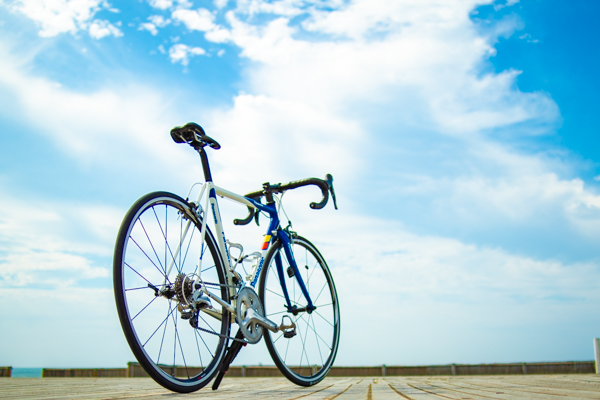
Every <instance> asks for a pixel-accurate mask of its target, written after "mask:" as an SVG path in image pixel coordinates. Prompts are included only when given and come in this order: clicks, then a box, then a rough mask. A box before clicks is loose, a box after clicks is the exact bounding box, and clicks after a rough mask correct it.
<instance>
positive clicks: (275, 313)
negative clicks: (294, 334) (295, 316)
mask: <svg viewBox="0 0 600 400" xmlns="http://www.w3.org/2000/svg"><path fill="white" fill-rule="evenodd" d="M287 312H288V311H287V310H283V311H277V312H274V313H271V314H267V315H266V316H267V317H270V316H271V315H277V314H283V313H287Z"/></svg>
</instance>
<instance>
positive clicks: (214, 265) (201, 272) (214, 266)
mask: <svg viewBox="0 0 600 400" xmlns="http://www.w3.org/2000/svg"><path fill="white" fill-rule="evenodd" d="M216 266H217V265H216V264H215V265H213V266H212V267H208V268H206V269H203V270H202V271H200V273H202V272H204V271H208V270H209V269H213V268H215V267H216Z"/></svg>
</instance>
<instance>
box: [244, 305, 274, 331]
mask: <svg viewBox="0 0 600 400" xmlns="http://www.w3.org/2000/svg"><path fill="white" fill-rule="evenodd" d="M252 323H254V324H259V325H261V326H264V327H265V328H267V329H268V330H270V331H271V332H277V331H278V330H279V326H278V325H277V324H276V323H275V322H273V321H271V320H270V319H268V318H266V317H263V316H262V315H260V314H258V313H257V312H256V311H254V310H253V309H252V308H249V309H248V311H247V312H246V318H245V319H244V320H243V321H241V325H244V326H248V325H249V324H252Z"/></svg>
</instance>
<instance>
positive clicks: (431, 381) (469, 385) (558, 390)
mask: <svg viewBox="0 0 600 400" xmlns="http://www.w3.org/2000/svg"><path fill="white" fill-rule="evenodd" d="M165 396H168V397H169V398H170V399H179V398H181V399H186V400H191V399H212V400H219V399H247V398H268V399H270V400H271V399H273V400H279V399H281V400H284V399H285V400H292V399H294V400H333V399H335V400H358V399H360V400H365V399H366V400H381V399H396V400H399V399H413V400H430V399H435V400H458V399H483V400H487V399H522V398H531V399H600V377H598V376H597V375H592V374H589V375H579V376H573V375H552V376H550V375H545V376H540V375H535V376H528V375H520V376H515V375H504V376H498V375H493V376H481V375H479V376H418V377H389V376H387V377H380V376H376V377H369V378H341V377H331V378H326V379H325V380H324V381H323V382H321V383H319V384H318V385H315V386H312V387H300V386H297V385H294V384H292V383H291V382H289V381H288V380H287V379H285V378H282V377H279V378H234V377H226V378H225V379H224V380H223V382H222V384H221V387H220V388H219V390H217V391H213V390H211V388H210V385H209V386H207V387H205V388H204V389H202V390H199V391H197V392H194V393H190V394H178V393H173V392H170V391H168V390H166V389H164V388H162V387H161V386H159V385H158V384H156V383H155V382H154V381H153V380H152V379H150V378H125V379H124V378H7V379H0V398H1V399H3V400H12V399H39V400H53V399H67V400H69V399H84V400H99V399H107V398H110V399H115V400H120V399H141V398H143V399H151V400H152V399H156V400H158V399H162V400H164V398H165Z"/></svg>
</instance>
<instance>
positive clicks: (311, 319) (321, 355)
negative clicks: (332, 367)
mask: <svg viewBox="0 0 600 400" xmlns="http://www.w3.org/2000/svg"><path fill="white" fill-rule="evenodd" d="M308 319H309V320H310V321H311V322H312V325H313V326H312V328H311V329H312V330H313V332H314V333H315V340H316V342H317V349H318V350H319V357H321V365H325V363H324V362H323V353H321V346H319V338H320V339H321V340H323V338H321V337H320V336H319V335H317V329H316V327H315V320H314V319H313V317H312V315H310V316H309V318H308ZM329 350H331V349H329Z"/></svg>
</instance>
